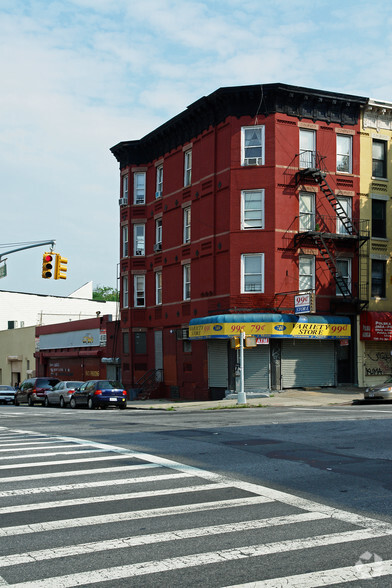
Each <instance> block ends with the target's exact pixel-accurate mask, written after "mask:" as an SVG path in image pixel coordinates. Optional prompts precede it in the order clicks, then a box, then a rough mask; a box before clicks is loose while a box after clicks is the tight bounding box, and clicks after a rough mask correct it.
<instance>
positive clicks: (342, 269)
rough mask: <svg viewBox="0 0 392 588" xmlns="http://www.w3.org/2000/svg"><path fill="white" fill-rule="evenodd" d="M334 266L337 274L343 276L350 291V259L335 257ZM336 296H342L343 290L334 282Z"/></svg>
mask: <svg viewBox="0 0 392 588" xmlns="http://www.w3.org/2000/svg"><path fill="white" fill-rule="evenodd" d="M336 268H337V270H338V276H339V277H340V278H343V281H344V283H345V284H346V286H347V290H348V291H349V292H351V259H337V260H336ZM336 296H343V292H342V291H341V289H340V288H339V286H338V284H336Z"/></svg>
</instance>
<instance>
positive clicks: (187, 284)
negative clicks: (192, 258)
mask: <svg viewBox="0 0 392 588" xmlns="http://www.w3.org/2000/svg"><path fill="white" fill-rule="evenodd" d="M182 272H183V274H182V275H183V299H184V300H190V298H191V265H190V263H187V264H185V265H183V266H182Z"/></svg>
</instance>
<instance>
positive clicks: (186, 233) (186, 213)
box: [184, 206, 191, 243]
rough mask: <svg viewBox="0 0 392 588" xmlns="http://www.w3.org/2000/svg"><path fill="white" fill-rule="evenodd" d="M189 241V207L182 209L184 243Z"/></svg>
mask: <svg viewBox="0 0 392 588" xmlns="http://www.w3.org/2000/svg"><path fill="white" fill-rule="evenodd" d="M190 241H191V207H190V206H187V207H186V208H184V243H190Z"/></svg>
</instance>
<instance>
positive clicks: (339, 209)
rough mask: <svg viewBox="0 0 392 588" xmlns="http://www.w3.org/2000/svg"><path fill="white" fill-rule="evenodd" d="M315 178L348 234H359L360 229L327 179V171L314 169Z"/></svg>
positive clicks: (313, 175)
mask: <svg viewBox="0 0 392 588" xmlns="http://www.w3.org/2000/svg"><path fill="white" fill-rule="evenodd" d="M311 175H312V177H313V179H314V180H315V181H316V182H317V183H318V185H319V186H320V188H321V190H322V192H323V193H324V195H325V196H326V198H327V200H328V202H329V203H330V204H331V206H332V208H333V209H334V210H335V212H336V216H337V217H338V218H339V220H340V222H341V223H342V225H343V226H344V228H345V229H346V231H347V234H348V235H358V231H357V229H356V227H354V225H353V223H352V220H351V219H350V218H349V217H348V216H347V213H346V211H345V210H344V208H343V206H342V205H341V204H340V202H339V200H338V199H337V198H336V196H335V194H334V192H333V190H332V189H331V187H330V185H329V184H328V182H327V180H326V175H327V174H326V172H325V171H322V170H320V169H314V170H312V173H311Z"/></svg>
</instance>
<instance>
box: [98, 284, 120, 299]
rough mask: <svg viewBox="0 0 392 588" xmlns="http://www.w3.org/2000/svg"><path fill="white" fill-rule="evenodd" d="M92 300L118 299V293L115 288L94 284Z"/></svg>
mask: <svg viewBox="0 0 392 588" xmlns="http://www.w3.org/2000/svg"><path fill="white" fill-rule="evenodd" d="M93 300H109V301H113V302H118V301H119V293H118V290H116V289H115V288H110V287H109V286H96V288H94V290H93Z"/></svg>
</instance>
